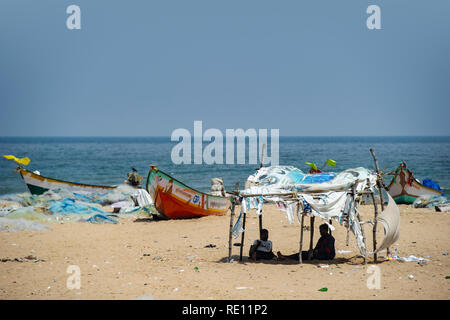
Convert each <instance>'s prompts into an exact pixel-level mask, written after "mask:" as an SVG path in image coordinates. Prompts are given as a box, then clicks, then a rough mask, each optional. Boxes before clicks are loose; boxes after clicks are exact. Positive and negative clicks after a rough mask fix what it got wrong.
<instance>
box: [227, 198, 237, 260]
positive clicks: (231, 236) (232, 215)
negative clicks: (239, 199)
mask: <svg viewBox="0 0 450 320" xmlns="http://www.w3.org/2000/svg"><path fill="white" fill-rule="evenodd" d="M231 201H232V202H231V215H230V234H229V236H228V262H230V261H231V249H232V247H233V243H232V242H233V220H234V208H235V206H236V203H235V199H234V198H232V200H231Z"/></svg>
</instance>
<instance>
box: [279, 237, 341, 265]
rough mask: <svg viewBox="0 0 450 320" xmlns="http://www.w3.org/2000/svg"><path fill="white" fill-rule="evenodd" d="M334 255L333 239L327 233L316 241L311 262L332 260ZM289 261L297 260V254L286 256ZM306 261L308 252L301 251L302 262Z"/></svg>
mask: <svg viewBox="0 0 450 320" xmlns="http://www.w3.org/2000/svg"><path fill="white" fill-rule="evenodd" d="M335 255H336V252H335V249H334V238H333V236H332V235H330V234H329V233H327V234H326V235H325V236H322V237H320V239H319V241H317V244H316V247H315V248H314V251H313V256H312V260H332V259H334V257H335ZM287 257H288V258H290V259H293V260H298V253H294V254H291V255H290V256H287ZM304 260H308V251H302V261H304Z"/></svg>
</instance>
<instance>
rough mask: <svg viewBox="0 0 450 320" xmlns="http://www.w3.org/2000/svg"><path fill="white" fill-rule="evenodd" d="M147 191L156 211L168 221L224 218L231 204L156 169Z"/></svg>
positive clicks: (151, 172) (151, 174)
mask: <svg viewBox="0 0 450 320" xmlns="http://www.w3.org/2000/svg"><path fill="white" fill-rule="evenodd" d="M147 191H148V193H149V194H150V195H151V196H152V198H153V202H154V204H155V208H156V210H157V211H158V212H159V213H160V214H161V215H162V216H163V217H165V218H167V219H187V218H198V217H205V216H222V215H225V214H226V213H227V211H228V209H229V207H230V204H231V201H230V198H228V197H219V196H213V195H210V194H207V193H203V192H200V191H197V190H195V189H193V188H190V187H188V186H186V185H185V184H183V183H182V182H180V181H178V180H176V179H174V178H172V177H170V176H169V175H167V174H165V173H164V172H162V171H160V170H159V169H156V168H152V169H151V170H150V172H149V175H148V178H147Z"/></svg>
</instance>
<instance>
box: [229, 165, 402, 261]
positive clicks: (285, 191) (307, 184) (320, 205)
mask: <svg viewBox="0 0 450 320" xmlns="http://www.w3.org/2000/svg"><path fill="white" fill-rule="evenodd" d="M379 178H380V176H379V174H378V173H377V172H373V171H371V170H368V169H366V168H362V167H359V168H353V169H347V170H344V171H342V172H340V173H319V174H305V173H303V172H302V171H301V170H299V169H297V168H295V167H291V166H271V167H263V168H260V169H259V170H258V171H257V172H256V173H255V174H254V175H251V176H250V177H249V178H248V180H247V183H246V188H245V189H244V190H239V191H238V190H237V191H235V192H234V193H233V194H234V201H233V203H232V207H231V220H230V238H229V257H228V258H229V260H230V259H231V251H232V243H231V242H232V236H233V235H234V237H235V238H237V237H238V236H239V235H241V248H240V260H242V250H243V246H244V235H245V219H246V214H247V212H248V211H249V210H250V209H256V214H257V215H259V218H260V220H259V222H260V223H259V228H260V230H261V229H262V208H263V206H264V203H267V202H270V203H275V204H277V207H278V208H279V209H281V210H283V211H285V214H286V217H287V219H288V220H289V222H290V223H291V224H292V223H294V221H295V218H297V221H298V223H299V224H300V243H299V246H300V252H301V251H302V248H303V225H304V218H305V216H310V218H311V226H312V227H313V224H314V219H315V217H319V218H321V219H323V220H325V222H326V223H329V224H331V222H332V221H333V220H334V221H336V222H338V223H339V224H341V225H343V226H344V227H346V228H347V244H348V235H349V232H350V231H351V232H352V233H353V234H354V235H355V239H356V243H357V246H358V248H359V250H360V252H361V255H362V256H363V258H364V261H365V263H366V261H367V256H368V254H369V253H373V254H374V259H375V261H376V253H377V252H379V251H380V250H382V249H386V248H389V246H390V245H392V244H393V243H395V242H396V241H397V239H398V237H399V235H400V213H399V210H398V207H397V205H396V204H395V202H394V201H393V199H392V198H391V197H390V196H389V195H388V206H387V207H386V209H384V204H383V202H384V201H383V199H382V194H381V189H380V190H379V192H380V197H381V200H382V201H381V205H382V212H381V214H380V215H379V214H378V208H377V202H376V201H375V192H374V191H375V189H376V187H377V185H378V183H379ZM364 195H369V196H371V197H372V200H373V204H374V212H375V218H374V221H368V222H369V223H372V224H373V237H374V238H373V241H374V246H373V252H369V250H368V248H367V244H366V235H365V233H364V229H363V227H362V225H363V224H364V223H367V221H361V217H360V214H359V209H358V208H359V204H360V201H361V198H362V197H363V196H364ZM237 202H240V203H241V212H240V215H239V217H238V219H237V221H236V223H235V224H234V226H233V219H234V211H235V205H236V203H237ZM377 222H381V223H382V224H383V226H384V229H385V237H384V239H383V241H382V243H381V245H380V246H378V247H377V245H376V227H377ZM313 230H314V229H313V228H311V239H310V241H311V243H310V247H311V248H312V243H313ZM299 260H300V263H302V260H301V255H300V259H299Z"/></svg>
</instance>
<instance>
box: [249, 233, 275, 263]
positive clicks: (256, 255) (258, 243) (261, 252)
mask: <svg viewBox="0 0 450 320" xmlns="http://www.w3.org/2000/svg"><path fill="white" fill-rule="evenodd" d="M268 239H269V231H268V230H267V229H262V230H261V233H260V239H259V240H255V241H254V242H253V245H252V246H251V247H250V252H249V256H250V259H252V260H254V261H256V260H260V259H264V260H271V259H273V258H274V257H275V255H274V254H273V252H272V241H270V240H268Z"/></svg>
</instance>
